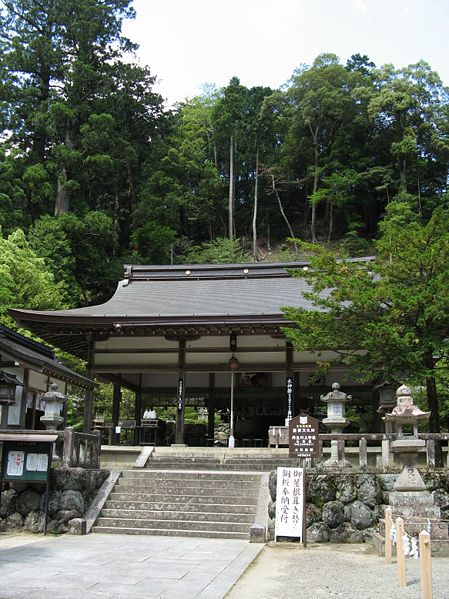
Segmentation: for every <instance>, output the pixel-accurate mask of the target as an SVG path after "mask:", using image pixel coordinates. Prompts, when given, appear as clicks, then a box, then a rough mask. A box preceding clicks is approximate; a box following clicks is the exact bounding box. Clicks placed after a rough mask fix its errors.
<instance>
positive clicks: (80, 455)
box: [60, 426, 101, 470]
mask: <svg viewBox="0 0 449 599" xmlns="http://www.w3.org/2000/svg"><path fill="white" fill-rule="evenodd" d="M60 439H61V440H62V441H63V448H62V456H61V457H62V464H63V466H66V467H68V468H78V467H79V468H86V469H87V470H96V469H98V468H100V449H101V443H100V432H99V431H94V432H93V433H92V434H90V433H79V432H77V431H75V430H74V429H73V428H72V427H70V426H69V427H67V428H66V429H65V430H64V431H61V432H60Z"/></svg>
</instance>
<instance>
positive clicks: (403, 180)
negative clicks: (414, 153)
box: [399, 158, 407, 193]
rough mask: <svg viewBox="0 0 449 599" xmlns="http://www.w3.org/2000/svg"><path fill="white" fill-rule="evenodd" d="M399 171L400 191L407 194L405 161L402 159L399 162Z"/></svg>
mask: <svg viewBox="0 0 449 599" xmlns="http://www.w3.org/2000/svg"><path fill="white" fill-rule="evenodd" d="M399 170H400V179H401V191H403V192H405V193H407V174H406V160H405V158H402V159H400V160H399Z"/></svg>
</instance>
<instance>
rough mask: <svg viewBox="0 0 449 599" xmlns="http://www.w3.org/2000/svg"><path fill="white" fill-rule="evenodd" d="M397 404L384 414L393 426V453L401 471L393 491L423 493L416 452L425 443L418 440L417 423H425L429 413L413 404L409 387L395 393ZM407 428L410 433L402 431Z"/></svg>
mask: <svg viewBox="0 0 449 599" xmlns="http://www.w3.org/2000/svg"><path fill="white" fill-rule="evenodd" d="M396 398H397V403H396V406H395V407H394V408H393V410H392V411H391V413H390V414H385V418H384V420H385V422H386V423H391V424H393V425H395V427H396V430H397V439H396V440H395V441H393V442H392V444H391V447H392V449H393V452H394V453H396V454H398V456H399V459H400V461H401V462H402V464H403V469H402V472H401V474H400V475H399V478H398V479H397V481H396V484H395V485H394V490H395V491H423V490H425V488H426V486H425V484H424V482H423V480H422V478H421V476H420V474H419V472H418V470H417V468H416V465H415V464H416V461H417V458H418V451H419V450H420V449H422V448H423V447H424V446H425V444H426V442H425V441H424V440H423V439H418V423H419V422H427V420H428V419H429V416H430V412H422V411H421V410H420V409H419V408H418V406H415V404H414V403H413V397H412V393H411V390H410V388H409V387H407V386H406V385H402V386H401V387H399V389H398V390H397V391H396ZM404 427H409V429H411V430H410V432H407V431H404Z"/></svg>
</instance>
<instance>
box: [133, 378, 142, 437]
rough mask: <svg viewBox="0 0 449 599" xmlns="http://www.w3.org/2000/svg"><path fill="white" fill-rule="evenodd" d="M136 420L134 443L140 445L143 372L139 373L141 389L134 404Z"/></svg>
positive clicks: (137, 392)
mask: <svg viewBox="0 0 449 599" xmlns="http://www.w3.org/2000/svg"><path fill="white" fill-rule="evenodd" d="M134 420H135V421H136V428H135V429H134V439H133V443H134V445H139V443H140V442H141V440H142V439H141V426H142V373H140V374H139V389H138V390H137V391H136V402H135V404H134Z"/></svg>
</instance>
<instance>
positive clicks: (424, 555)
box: [419, 530, 432, 599]
mask: <svg viewBox="0 0 449 599" xmlns="http://www.w3.org/2000/svg"><path fill="white" fill-rule="evenodd" d="M419 553H420V556H421V591H422V599H432V562H431V547H430V534H429V533H428V532H427V530H423V531H422V532H420V533H419Z"/></svg>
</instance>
